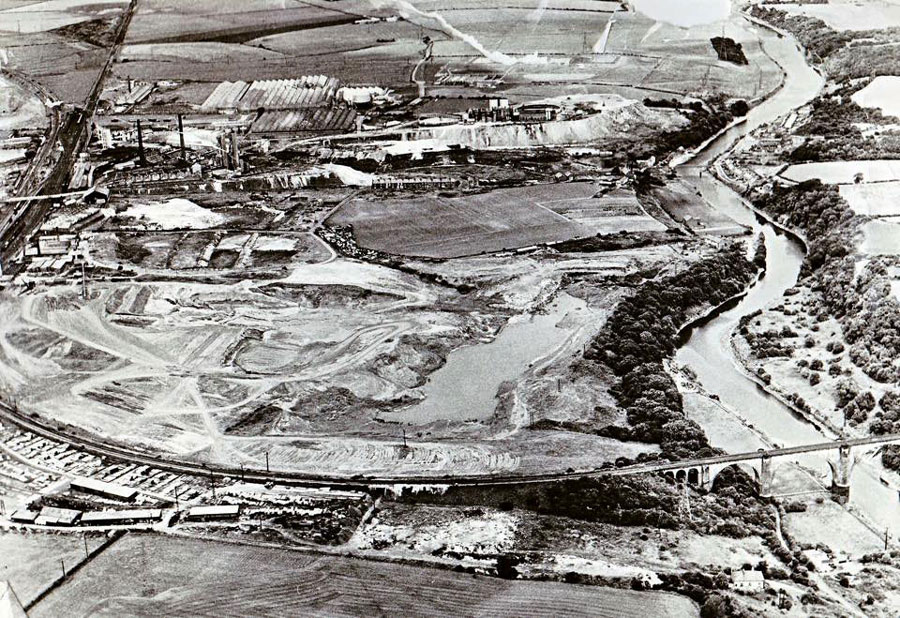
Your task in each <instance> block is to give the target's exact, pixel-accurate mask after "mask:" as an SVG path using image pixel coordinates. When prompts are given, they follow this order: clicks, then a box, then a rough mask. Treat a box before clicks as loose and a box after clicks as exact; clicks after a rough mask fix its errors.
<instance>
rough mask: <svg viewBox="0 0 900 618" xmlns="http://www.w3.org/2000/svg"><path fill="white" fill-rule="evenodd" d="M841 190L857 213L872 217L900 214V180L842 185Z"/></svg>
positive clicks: (842, 195)
mask: <svg viewBox="0 0 900 618" xmlns="http://www.w3.org/2000/svg"><path fill="white" fill-rule="evenodd" d="M840 191H841V197H843V198H844V199H845V200H847V202H848V203H849V204H850V208H852V209H853V212H855V213H856V214H859V215H869V216H870V217H885V216H896V215H900V181H890V182H874V183H870V184H858V185H841V187H840Z"/></svg>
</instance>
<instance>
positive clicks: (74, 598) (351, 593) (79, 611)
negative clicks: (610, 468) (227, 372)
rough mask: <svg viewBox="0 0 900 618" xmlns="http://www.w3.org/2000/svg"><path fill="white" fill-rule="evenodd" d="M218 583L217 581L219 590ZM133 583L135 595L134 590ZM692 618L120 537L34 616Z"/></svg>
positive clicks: (628, 605)
mask: <svg viewBox="0 0 900 618" xmlns="http://www.w3.org/2000/svg"><path fill="white" fill-rule="evenodd" d="M223 574H226V575H225V576H224V580H223ZM135 581H139V582H141V586H140V587H139V588H138V589H135V588H134V586H133V584H132V582H135ZM60 612H62V613H65V614H69V615H87V614H92V613H99V614H104V615H188V614H193V615H198V614H199V615H212V614H215V615H256V616H276V615H285V614H295V615H304V616H364V615H394V616H462V615H466V616H559V615H560V614H565V615H569V616H599V617H601V618H602V617H613V616H615V617H617V618H618V617H624V618H629V617H642V616H648V615H652V616H658V617H660V618H668V617H674V616H679V617H680V616H697V615H698V610H697V607H696V605H694V603H693V602H692V601H690V600H689V599H687V598H685V597H679V596H675V595H669V594H661V593H652V592H651V593H647V592H634V591H631V590H619V589H612V588H603V587H595V586H571V585H565V584H559V583H550V582H532V581H509V580H503V579H497V578H491V577H484V576H478V577H473V576H472V575H468V574H465V573H455V572H452V571H448V570H433V569H427V568H426V569H422V568H417V567H413V566H405V565H399V564H389V563H384V562H369V561H365V560H360V559H357V558H345V557H332V556H328V557H317V556H312V555H309V554H302V553H297V552H291V551H285V550H277V549H268V548H253V547H243V546H237V545H231V544H225V543H216V542H212V541H203V540H197V539H185V538H173V537H156V536H150V535H141V536H128V537H126V538H124V539H122V540H121V541H119V542H117V543H116V544H115V546H113V547H112V548H110V549H109V550H107V551H106V552H104V553H103V554H101V555H100V556H99V557H97V558H96V559H94V560H93V561H92V562H91V564H90V565H89V566H88V567H87V568H86V569H85V570H84V571H82V572H81V573H80V574H79V575H78V576H76V577H75V578H73V579H72V580H71V581H69V582H68V583H67V584H65V585H64V586H62V587H60V588H59V589H58V590H56V591H55V592H53V593H52V594H51V595H50V596H49V597H48V598H47V599H46V600H45V601H44V602H42V603H41V604H40V605H39V606H38V607H37V608H35V611H34V612H33V615H34V616H35V617H37V618H39V617H41V616H55V615H60Z"/></svg>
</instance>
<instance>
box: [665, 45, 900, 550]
mask: <svg viewBox="0 0 900 618" xmlns="http://www.w3.org/2000/svg"><path fill="white" fill-rule="evenodd" d="M759 33H760V37H761V39H762V41H763V45H764V47H765V49H766V51H767V52H768V53H769V54H770V55H771V56H772V57H773V58H774V59H776V60H777V62H778V63H779V64H780V65H781V66H782V68H783V69H784V71H785V82H784V86H783V88H782V89H781V90H779V91H778V92H777V93H776V94H774V95H773V96H772V97H770V98H769V99H767V100H766V101H764V102H763V103H761V104H760V105H758V106H757V107H755V108H754V109H752V110H751V111H750V113H749V114H748V116H747V120H746V122H744V123H742V124H739V125H736V126H733V127H732V128H731V129H729V130H728V131H726V132H724V133H723V134H722V135H720V136H719V137H718V138H716V139H714V140H713V141H712V142H710V143H709V144H708V145H707V146H706V147H705V148H703V149H702V150H701V151H700V152H698V153H697V155H696V156H694V157H693V158H692V159H690V160H689V161H688V162H686V163H684V164H681V165H679V166H678V167H677V168H676V171H677V173H678V175H679V176H680V177H681V178H683V179H684V180H686V181H688V182H690V183H691V184H693V185H694V186H695V187H696V188H697V190H698V191H700V193H701V194H702V196H703V197H704V198H705V199H706V200H707V201H708V202H709V203H710V204H712V205H713V207H714V208H717V209H719V210H720V211H721V212H723V213H724V214H726V215H728V216H729V217H731V218H732V219H734V220H735V221H737V222H739V223H741V224H744V225H746V226H748V227H750V228H752V230H753V232H754V234H758V233H762V234H763V235H764V236H765V241H766V247H767V250H768V251H767V257H766V274H765V277H763V278H762V279H761V280H760V281H759V282H758V283H756V284H755V285H754V286H753V287H752V288H751V289H750V290H749V292H748V293H747V295H746V296H745V297H744V298H743V299H742V300H741V301H740V302H739V303H737V305H735V306H734V307H732V308H730V309H728V310H727V311H724V312H722V313H720V314H718V315H717V316H716V317H715V318H713V319H711V320H710V321H708V322H706V323H704V324H703V325H701V326H698V327H697V328H696V329H695V330H694V331H693V332H691V333H690V335H689V338H688V339H687V341H686V343H684V344H683V345H682V346H681V347H680V348H679V349H678V351H677V353H676V357H675V360H676V361H677V362H678V363H680V364H683V365H687V366H688V367H690V368H691V369H692V370H693V371H694V372H695V373H696V374H697V378H698V381H699V382H700V383H701V384H702V385H703V387H704V388H705V389H706V390H708V391H709V392H710V393H713V394H716V395H718V396H719V398H720V399H721V402H722V403H723V404H725V405H726V406H728V407H729V408H731V409H733V410H736V411H738V414H739V415H740V416H741V417H743V418H744V419H746V420H747V421H749V422H750V423H752V424H753V425H754V426H755V427H756V428H757V429H758V430H759V431H761V432H762V433H763V434H765V436H766V437H767V438H768V439H769V440H770V441H771V442H773V443H775V444H778V445H779V446H795V445H802V444H809V443H815V442H824V441H827V440H830V439H833V438H834V436H831V435H826V434H824V433H822V432H820V431H819V430H818V429H816V428H815V427H814V426H813V425H811V424H810V423H808V422H806V421H805V420H803V419H802V418H800V417H798V416H797V415H796V414H795V413H794V412H793V411H792V410H791V409H790V408H788V407H787V406H785V405H783V404H782V403H781V402H779V401H778V400H777V399H775V398H774V397H772V396H771V395H769V394H767V393H766V391H765V390H763V389H762V388H761V387H760V386H758V385H757V384H756V383H755V382H754V381H752V380H751V379H749V378H748V377H747V376H746V375H745V374H744V373H743V372H742V371H741V369H740V368H739V361H738V359H737V358H736V357H735V356H734V353H733V351H732V348H731V345H730V336H731V333H732V331H733V330H734V328H735V327H736V326H737V323H738V320H740V318H741V317H742V316H744V315H747V314H749V313H752V312H754V311H756V310H757V309H761V308H763V307H766V306H768V305H769V304H770V303H772V302H773V301H775V300H777V299H778V298H780V297H781V296H782V294H783V293H784V291H785V290H786V289H787V288H789V287H791V286H793V285H794V284H795V283H796V281H797V277H798V275H799V273H800V266H801V263H802V261H803V257H804V248H803V246H802V245H801V244H800V243H799V242H798V241H797V240H795V239H793V238H792V237H790V236H788V235H786V234H784V233H783V232H781V231H780V230H778V229H777V228H775V227H773V226H772V225H769V224H768V223H767V222H765V221H762V220H760V219H759V217H757V215H756V214H755V213H754V212H753V211H752V210H751V209H750V208H749V207H748V205H747V204H746V203H745V202H744V200H742V199H741V197H740V196H738V195H737V194H736V193H735V192H734V191H732V190H731V189H729V188H728V187H727V186H725V185H724V184H722V183H720V182H718V181H717V180H715V179H713V178H712V177H711V174H709V173H706V172H704V171H703V170H704V168H705V167H706V166H708V165H709V164H710V163H712V162H713V161H714V160H715V159H716V158H717V157H718V156H720V155H722V154H724V153H725V152H727V151H728V150H729V149H730V148H731V147H732V146H733V145H734V144H735V143H736V142H737V140H739V139H740V138H742V137H743V136H745V135H747V134H748V133H750V132H751V131H752V130H754V129H756V128H757V127H759V126H762V125H764V124H767V123H770V122H772V121H774V120H776V119H777V118H778V117H779V116H782V115H783V114H785V113H788V112H790V111H791V110H793V109H795V108H797V107H800V106H801V105H803V104H805V103H806V102H808V101H809V100H811V99H812V98H813V97H815V96H816V94H818V92H819V90H820V89H821V88H822V86H823V84H824V80H823V79H822V77H821V76H820V75H819V74H818V73H816V72H815V71H814V70H813V69H812V68H811V67H810V66H809V65H808V64H807V63H806V60H805V58H804V54H803V52H802V51H801V50H800V49H799V48H798V47H797V44H796V42H795V41H794V39H793V38H790V37H783V38H780V37H778V36H777V35H776V34H774V33H772V32H771V31H769V30H768V29H765V28H762V27H760V28H759ZM875 459H877V456H876V457H875ZM798 461H799V463H801V464H802V465H803V466H805V467H808V468H815V469H817V470H827V463H826V461H825V458H824V456H821V455H812V454H811V455H803V456H802V457H801V458H799V460H798ZM873 461H874V460H873V459H872V458H869V460H868V461H863V462H861V463H860V464H858V465H857V466H856V467H855V469H854V472H853V475H852V477H851V490H850V503H851V505H853V506H854V507H855V508H856V509H857V510H858V511H859V512H860V513H861V514H862V515H863V516H864V518H865V519H866V520H868V521H869V522H870V523H871V524H874V525H875V526H876V527H877V528H878V529H880V530H883V529H884V528H885V527H889V528H890V529H891V530H892V532H893V536H894V538H896V537H897V535H898V534H900V502H898V496H897V491H896V490H893V489H890V488H888V487H885V486H883V485H882V484H881V483H880V482H879V480H878V474H879V473H878V467H876V466H875V465H873ZM776 474H777V472H776Z"/></svg>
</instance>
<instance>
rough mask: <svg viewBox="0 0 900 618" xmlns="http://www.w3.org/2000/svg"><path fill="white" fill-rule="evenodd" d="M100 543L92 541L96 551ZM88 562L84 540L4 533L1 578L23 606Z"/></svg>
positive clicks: (0, 540) (0, 536) (0, 550)
mask: <svg viewBox="0 0 900 618" xmlns="http://www.w3.org/2000/svg"><path fill="white" fill-rule="evenodd" d="M100 542H101V541H100V539H97V538H89V539H88V544H89V548H90V549H91V550H92V551H93V549H94V548H95V547H97V546H98V545H99V544H100ZM82 560H84V544H83V542H82V540H81V537H80V536H70V535H53V534H42V533H29V534H25V533H14V532H6V531H0V578H2V579H5V580H7V581H9V582H10V584H12V587H13V590H15V592H16V596H17V597H18V598H19V602H21V603H22V604H23V605H27V604H28V603H29V602H31V601H32V600H33V599H34V598H35V597H37V596H38V594H40V593H41V592H42V591H43V590H44V589H46V588H47V587H48V586H49V585H50V584H51V583H53V581H54V580H56V578H58V577H59V576H60V575H62V564H61V563H60V561H62V562H63V563H65V565H66V569H71V568H73V567H74V566H75V565H77V564H78V563H80V562H81V561H82Z"/></svg>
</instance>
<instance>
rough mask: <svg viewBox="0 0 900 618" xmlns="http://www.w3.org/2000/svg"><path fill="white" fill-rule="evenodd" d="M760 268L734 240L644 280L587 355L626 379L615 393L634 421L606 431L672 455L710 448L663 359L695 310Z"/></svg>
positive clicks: (738, 287)
mask: <svg viewBox="0 0 900 618" xmlns="http://www.w3.org/2000/svg"><path fill="white" fill-rule="evenodd" d="M755 272H756V268H755V266H754V265H753V264H752V263H751V262H750V261H748V260H747V258H746V254H745V251H744V249H743V247H742V246H741V245H740V244H732V245H729V246H728V247H726V248H725V249H723V250H722V251H721V252H720V253H718V254H717V255H715V256H713V257H710V258H707V259H704V260H701V261H700V262H697V263H696V264H694V265H693V266H691V267H690V268H688V269H687V270H685V271H683V272H681V273H678V274H676V275H672V276H670V277H665V278H662V279H659V280H655V281H651V282H649V283H646V284H644V285H642V286H641V287H640V288H639V289H638V290H637V292H636V293H635V294H634V295H633V296H632V297H630V298H628V299H625V300H623V301H622V302H621V303H619V305H618V306H617V307H616V310H615V311H614V312H613V314H612V316H610V318H609V320H607V322H606V324H605V325H604V328H603V329H602V330H601V331H600V333H598V335H597V336H596V337H595V339H594V340H593V341H592V342H591V344H590V346H589V347H588V349H587V350H586V351H585V355H584V357H585V359H586V361H588V362H599V363H604V364H606V365H608V366H609V367H610V368H611V369H612V370H613V372H614V373H615V375H616V376H618V377H619V379H620V381H619V383H618V384H617V385H616V386H615V387H614V388H613V389H612V390H613V394H614V395H615V396H616V398H617V399H618V403H619V405H620V406H622V407H623V408H624V409H625V410H626V412H627V418H628V422H629V426H627V427H620V426H613V427H607V428H604V430H603V432H604V433H605V434H606V435H609V436H611V437H615V438H618V439H624V440H641V441H649V442H655V443H658V444H660V446H661V448H662V450H663V453H664V454H665V455H666V456H668V457H670V458H682V457H691V456H696V455H698V454H702V453H705V452H710V451H709V442H708V441H707V439H706V436H705V434H704V433H703V430H702V429H701V428H700V426H699V425H697V424H696V423H694V422H693V421H690V420H688V419H686V418H685V417H684V412H683V409H682V402H681V395H680V393H679V392H678V389H677V387H676V386H675V383H674V382H673V381H672V378H671V377H670V376H669V374H668V373H667V372H666V371H665V369H664V367H663V365H662V362H663V361H664V360H665V359H667V358H669V357H670V356H671V355H672V354H673V353H674V351H675V347H676V344H677V336H678V332H679V330H680V328H681V326H682V325H683V324H684V323H685V322H686V321H687V320H688V319H689V317H690V312H691V310H693V309H696V308H698V307H702V306H715V305H717V304H720V303H722V302H723V301H725V300H727V299H728V298H731V297H732V296H735V295H736V294H738V293H740V292H741V291H742V290H743V289H744V288H745V287H746V286H747V284H748V283H749V282H750V281H751V279H752V278H753V276H754V274H755Z"/></svg>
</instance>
